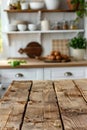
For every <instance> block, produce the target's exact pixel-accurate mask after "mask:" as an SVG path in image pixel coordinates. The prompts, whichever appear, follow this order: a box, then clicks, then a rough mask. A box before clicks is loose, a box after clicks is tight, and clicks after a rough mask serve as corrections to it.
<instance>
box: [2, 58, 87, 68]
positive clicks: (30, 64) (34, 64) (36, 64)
mask: <svg viewBox="0 0 87 130" xmlns="http://www.w3.org/2000/svg"><path fill="white" fill-rule="evenodd" d="M15 59H16V58H15ZM11 60H12V59H7V60H0V69H5V68H6V69H9V68H43V67H75V66H87V60H83V61H74V60H73V61H70V62H58V63H47V62H44V61H43V60H38V59H28V58H21V59H20V60H26V63H23V64H21V65H20V66H17V67H11V65H10V64H8V62H9V61H11Z"/></svg>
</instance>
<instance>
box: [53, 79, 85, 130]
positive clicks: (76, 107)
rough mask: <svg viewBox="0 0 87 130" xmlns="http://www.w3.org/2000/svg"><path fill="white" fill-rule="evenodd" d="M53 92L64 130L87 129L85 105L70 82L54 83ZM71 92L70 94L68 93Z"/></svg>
mask: <svg viewBox="0 0 87 130" xmlns="http://www.w3.org/2000/svg"><path fill="white" fill-rule="evenodd" d="M54 85H55V91H56V94H57V98H58V101H59V106H60V112H61V117H62V121H63V124H64V129H65V130H86V129H87V122H86V121H87V105H86V103H85V101H84V100H83V97H82V96H81V94H80V93H79V91H78V89H77V88H76V86H75V84H74V83H73V81H72V80H63V81H55V82H54ZM70 91H71V92H70ZM75 91H76V93H77V94H76V95H77V96H75ZM69 92H70V94H69Z"/></svg>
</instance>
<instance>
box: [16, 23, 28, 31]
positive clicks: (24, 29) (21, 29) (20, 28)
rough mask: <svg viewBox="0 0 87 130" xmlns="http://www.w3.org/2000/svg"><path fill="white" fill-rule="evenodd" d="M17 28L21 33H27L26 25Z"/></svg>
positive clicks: (19, 25)
mask: <svg viewBox="0 0 87 130" xmlns="http://www.w3.org/2000/svg"><path fill="white" fill-rule="evenodd" d="M17 28H18V30H19V31H26V30H27V25H26V24H18V25H17Z"/></svg>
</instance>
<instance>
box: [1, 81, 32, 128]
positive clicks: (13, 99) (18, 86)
mask: <svg viewBox="0 0 87 130" xmlns="http://www.w3.org/2000/svg"><path fill="white" fill-rule="evenodd" d="M30 86H31V82H30V81H26V82H24V81H14V82H13V83H12V84H11V85H10V86H9V88H8V90H7V92H6V93H5V95H4V97H3V99H2V100H1V101H0V130H19V128H20V125H21V122H22V117H23V113H24V111H25V105H26V103H27V100H28V94H29V89H30Z"/></svg>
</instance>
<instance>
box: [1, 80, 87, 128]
mask: <svg viewBox="0 0 87 130" xmlns="http://www.w3.org/2000/svg"><path fill="white" fill-rule="evenodd" d="M0 129H1V130H2V129H3V130H86V129H87V79H80V80H55V81H51V80H49V81H28V80H27V81H13V82H12V83H11V85H10V86H9V88H8V90H7V92H6V93H5V95H4V96H3V98H2V99H1V100H0Z"/></svg>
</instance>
